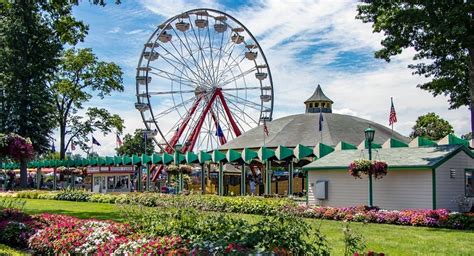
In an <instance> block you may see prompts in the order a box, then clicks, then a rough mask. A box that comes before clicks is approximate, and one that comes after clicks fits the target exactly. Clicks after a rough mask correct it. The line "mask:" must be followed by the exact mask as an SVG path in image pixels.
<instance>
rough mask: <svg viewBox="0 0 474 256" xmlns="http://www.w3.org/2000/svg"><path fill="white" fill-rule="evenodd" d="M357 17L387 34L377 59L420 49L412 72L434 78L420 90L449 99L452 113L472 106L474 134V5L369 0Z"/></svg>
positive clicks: (376, 30)
mask: <svg viewBox="0 0 474 256" xmlns="http://www.w3.org/2000/svg"><path fill="white" fill-rule="evenodd" d="M357 18H358V19H361V20H362V21H363V22H371V23H373V26H372V27H373V31H374V32H383V33H384V35H385V38H384V39H383V40H382V42H381V43H382V46H383V48H382V49H381V50H379V51H377V52H376V53H375V57H377V58H381V59H385V60H386V61H390V58H391V57H392V56H394V55H397V54H400V53H401V52H402V51H403V49H406V48H413V49H415V51H416V54H415V55H414V57H413V59H414V60H418V61H421V62H419V63H417V64H413V65H409V68H412V69H414V74H418V75H423V76H425V77H430V78H432V80H431V81H430V82H427V83H424V84H420V85H418V86H419V87H420V88H421V89H424V90H428V91H430V92H431V93H433V95H434V96H437V95H449V97H450V99H449V103H450V107H451V108H459V107H460V106H464V105H465V106H468V107H469V108H470V110H471V131H474V1H384V0H368V1H366V4H361V5H359V6H358V15H357ZM423 60H424V62H423Z"/></svg>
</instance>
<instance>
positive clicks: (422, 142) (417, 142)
mask: <svg viewBox="0 0 474 256" xmlns="http://www.w3.org/2000/svg"><path fill="white" fill-rule="evenodd" d="M408 145H409V146H410V147H414V148H417V147H433V146H437V145H438V143H436V142H434V141H432V140H429V139H427V138H424V137H416V138H414V139H413V140H412V141H411V142H410V143H409V144H408Z"/></svg>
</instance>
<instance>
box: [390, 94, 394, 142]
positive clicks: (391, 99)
mask: <svg viewBox="0 0 474 256" xmlns="http://www.w3.org/2000/svg"><path fill="white" fill-rule="evenodd" d="M390 104H391V105H390V119H391V116H392V108H393V97H390ZM391 123H392V136H391V138H392V139H393V123H394V122H392V121H391Z"/></svg>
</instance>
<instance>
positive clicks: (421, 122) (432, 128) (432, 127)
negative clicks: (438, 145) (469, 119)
mask: <svg viewBox="0 0 474 256" xmlns="http://www.w3.org/2000/svg"><path fill="white" fill-rule="evenodd" d="M412 130H413V131H412V133H411V134H410V137H412V138H415V137H418V136H423V137H425V138H427V139H430V140H439V139H442V138H443V137H445V136H446V135H448V134H450V133H454V130H453V126H451V124H449V122H448V121H446V120H444V119H442V118H441V117H439V116H438V115H436V114H435V113H432V112H431V113H428V114H426V115H423V116H419V117H418V119H417V120H416V123H415V126H413V128H412Z"/></svg>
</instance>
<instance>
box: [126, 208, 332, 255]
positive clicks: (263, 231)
mask: <svg viewBox="0 0 474 256" xmlns="http://www.w3.org/2000/svg"><path fill="white" fill-rule="evenodd" d="M121 213H122V215H123V217H124V219H125V220H126V221H127V222H128V223H129V224H130V225H131V226H132V228H133V229H135V230H138V231H139V232H141V233H144V234H148V235H151V236H169V235H179V236H180V237H182V238H183V239H189V240H190V241H191V242H192V243H193V246H199V247H200V248H213V250H214V251H212V253H213V255H214V254H217V255H222V253H224V251H225V249H226V247H227V246H229V244H235V245H238V246H243V247H245V248H249V249H251V250H252V252H260V251H267V252H268V251H279V250H284V251H287V252H288V251H289V252H290V255H329V249H328V247H327V243H326V242H325V238H324V236H322V235H321V234H320V233H319V230H313V229H312V227H311V226H310V225H308V224H307V223H306V222H305V221H304V220H303V219H302V218H299V217H294V216H293V217H292V216H287V215H283V214H279V215H277V216H272V217H266V218H264V219H262V220H260V221H258V222H257V223H255V224H252V223H249V222H248V221H247V220H244V219H241V218H234V217H231V216H230V215H228V214H227V215H226V214H221V213H203V212H199V211H197V210H195V209H192V208H179V209H178V208H145V207H143V206H142V205H138V206H133V205H132V206H131V205H122V206H121ZM314 233H317V236H316V237H318V239H319V241H318V242H319V243H314V241H311V240H307V238H308V237H310V236H311V235H314ZM321 245H326V246H325V247H324V246H321Z"/></svg>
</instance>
